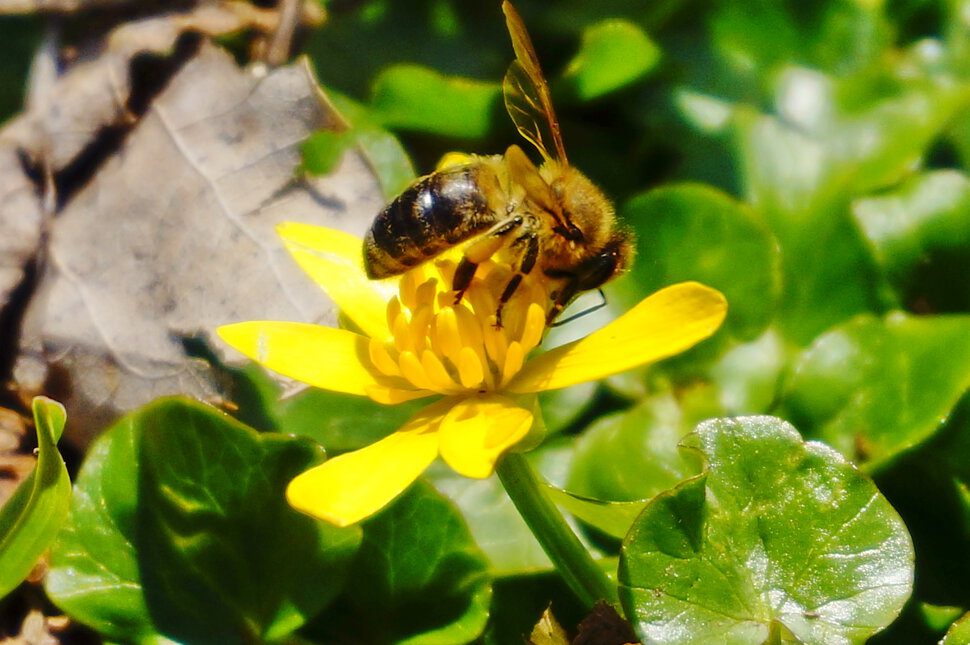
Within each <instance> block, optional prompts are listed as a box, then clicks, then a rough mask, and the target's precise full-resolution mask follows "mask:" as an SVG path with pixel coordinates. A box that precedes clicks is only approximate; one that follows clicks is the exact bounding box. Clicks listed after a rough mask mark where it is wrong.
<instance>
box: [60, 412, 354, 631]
mask: <svg viewBox="0 0 970 645" xmlns="http://www.w3.org/2000/svg"><path fill="white" fill-rule="evenodd" d="M320 456H321V454H320V452H319V450H317V449H316V448H315V447H314V446H313V445H311V444H310V443H309V442H304V441H299V440H294V439H292V438H286V437H283V436H280V435H271V434H265V435H257V434H255V433H254V432H253V431H252V430H250V429H248V428H246V427H245V426H242V425H240V424H238V423H236V422H233V421H232V420H231V419H229V418H227V417H226V416H225V415H223V414H221V413H219V412H217V411H215V410H213V409H211V408H209V407H207V406H203V405H201V404H198V403H193V402H189V401H185V400H180V399H162V400H160V401H158V402H156V403H154V404H152V405H150V406H148V407H146V408H144V409H142V410H141V411H139V412H135V413H133V414H131V415H129V416H128V417H126V418H125V419H123V420H122V421H121V422H119V423H118V424H117V425H115V426H114V427H113V428H112V429H111V430H109V431H108V432H106V433H105V434H104V435H103V436H102V437H101V438H100V439H99V441H98V442H97V444H96V445H95V447H94V448H93V450H92V451H91V456H90V457H89V459H88V461H87V462H86V463H85V465H84V468H83V469H82V472H81V475H80V476H79V478H78V484H77V494H76V500H77V501H76V503H75V505H74V506H73V508H72V511H71V517H70V520H69V522H68V525H67V527H66V529H65V531H64V532H63V533H62V535H61V537H60V539H59V540H58V543H57V548H56V549H55V551H54V553H53V558H52V569H51V572H50V573H49V575H48V579H47V590H48V593H49V594H50V596H51V597H52V598H53V599H54V601H55V602H56V603H58V605H59V606H60V607H61V608H63V609H64V610H65V611H67V612H68V613H69V614H70V615H71V616H73V617H74V618H75V619H77V620H79V621H81V622H84V623H86V624H89V625H92V626H95V627H96V628H97V629H98V630H99V631H101V632H102V633H103V634H105V635H106V636H107V637H109V638H112V639H116V640H139V641H140V640H145V639H149V638H154V634H161V635H164V636H166V637H168V638H172V639H175V640H179V641H183V642H192V643H242V642H249V641H251V640H252V639H266V640H275V639H279V638H281V637H284V636H286V635H288V634H289V633H291V632H292V631H293V630H295V629H296V628H298V627H299V626H300V625H301V624H302V623H304V622H305V621H306V620H307V619H309V618H311V617H313V616H314V615H316V614H317V613H318V612H319V611H320V610H321V609H322V608H323V607H324V606H325V605H326V604H327V603H328V602H330V601H332V600H333V598H334V597H335V596H336V595H337V593H339V591H340V589H341V587H342V585H343V581H344V577H345V575H346V570H347V567H348V566H349V562H350V559H351V557H352V556H353V554H354V552H355V550H356V548H357V546H358V544H359V540H360V531H359V529H357V528H354V529H343V530H341V529H336V528H333V527H330V526H327V525H323V524H321V523H318V522H315V521H313V520H311V519H310V518H307V517H304V516H301V515H299V514H298V513H297V512H296V511H294V510H292V509H291V508H289V507H288V506H287V505H286V503H285V501H284V497H283V490H284V488H285V486H286V484H287V482H288V481H289V479H290V478H292V477H293V476H295V475H296V474H298V473H299V472H301V471H302V470H304V469H306V468H307V467H308V466H310V465H312V464H313V463H314V462H316V461H319V459H320Z"/></svg>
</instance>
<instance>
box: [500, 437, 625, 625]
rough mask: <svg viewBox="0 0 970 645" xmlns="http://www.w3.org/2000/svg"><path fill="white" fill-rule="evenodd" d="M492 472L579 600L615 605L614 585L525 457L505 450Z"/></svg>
mask: <svg viewBox="0 0 970 645" xmlns="http://www.w3.org/2000/svg"><path fill="white" fill-rule="evenodd" d="M496 472H497V473H498V476H499V479H500V480H501V481H502V485H503V486H504V487H505V491H506V492H507V493H508V495H509V497H510V498H511V499H512V503H513V504H515V508H516V509H518V511H519V515H521V516H522V519H524V520H525V523H526V524H527V525H528V526H529V529H530V530H531V531H532V534H533V535H535V537H536V539H537V540H538V541H539V544H540V545H541V546H542V550H543V551H545V552H546V555H548V556H549V559H550V560H552V563H553V564H554V565H555V566H556V569H557V570H558V571H559V574H560V575H561V576H562V577H563V579H565V581H566V584H568V585H569V588H570V589H572V590H573V593H575V594H576V596H577V597H579V599H580V600H581V601H582V602H583V604H585V605H586V606H587V607H590V608H591V607H592V606H593V605H594V604H595V603H596V601H597V600H606V601H607V602H609V603H610V604H612V605H618V604H619V601H618V598H617V595H616V586H615V585H614V584H613V583H612V582H610V579H609V578H607V577H606V574H605V573H604V572H603V570H602V569H600V568H599V566H597V564H596V562H595V561H594V560H593V557H592V556H591V555H590V554H589V551H587V550H586V547H584V546H583V544H582V543H581V542H580V541H579V538H577V537H576V534H575V533H573V531H572V529H570V528H569V525H568V524H567V523H566V520H565V518H564V517H563V516H562V513H560V512H559V509H558V508H556V505H555V504H553V503H552V500H551V499H549V495H548V493H547V492H546V489H545V486H544V484H543V482H541V481H540V480H539V476H538V475H536V472H535V471H534V470H533V469H532V466H530V465H529V462H528V461H526V458H525V457H523V456H522V455H521V454H519V453H514V452H513V453H509V454H507V455H505V456H504V457H503V458H502V460H501V461H499V463H498V467H497V468H496Z"/></svg>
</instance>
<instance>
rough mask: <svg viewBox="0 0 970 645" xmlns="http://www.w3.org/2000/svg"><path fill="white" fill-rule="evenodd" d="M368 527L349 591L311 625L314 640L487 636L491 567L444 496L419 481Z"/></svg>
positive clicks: (437, 641)
mask: <svg viewBox="0 0 970 645" xmlns="http://www.w3.org/2000/svg"><path fill="white" fill-rule="evenodd" d="M363 528H364V541H363V542H362V544H361V549H360V551H359V553H358V554H357V557H356V558H355V560H354V564H353V566H352V568H351V571H350V575H349V578H348V586H347V589H346V591H345V592H344V595H343V596H342V597H341V598H340V599H339V600H338V602H337V603H336V604H335V605H334V608H333V610H331V611H329V612H326V613H325V614H323V615H322V616H321V617H320V618H319V619H318V620H317V621H316V622H315V624H314V625H311V626H310V627H309V633H310V634H311V635H312V637H313V638H314V639H315V640H318V641H320V642H361V643H398V644H402V645H403V644H408V645H422V644H427V645H449V644H453V645H463V644H464V643H468V642H472V641H473V640H474V639H475V638H476V637H477V636H478V635H479V634H481V632H482V630H483V629H484V628H485V621H486V619H487V617H488V606H489V600H490V598H491V580H490V577H489V575H488V573H487V569H488V564H487V561H486V559H485V557H484V555H483V554H482V552H481V551H480V550H479V549H478V547H477V546H476V545H475V542H474V541H473V540H472V538H471V535H470V534H469V532H468V529H467V528H466V526H465V523H464V521H463V520H462V518H461V516H460V515H459V514H458V513H457V512H456V511H455V508H454V507H453V506H452V505H451V504H450V503H449V502H448V501H447V500H446V499H445V498H443V497H442V496H441V495H440V494H439V493H437V492H436V491H434V489H433V488H431V486H429V485H428V484H424V483H419V484H417V485H415V486H413V487H411V488H410V489H409V490H408V492H406V493H405V494H404V495H403V496H402V497H401V498H399V499H398V500H397V501H395V502H394V503H393V504H392V505H391V506H389V507H388V508H386V509H385V510H384V511H382V512H381V513H379V514H377V515H376V516H374V517H373V518H371V519H369V520H367V521H366V522H365V523H364V526H363Z"/></svg>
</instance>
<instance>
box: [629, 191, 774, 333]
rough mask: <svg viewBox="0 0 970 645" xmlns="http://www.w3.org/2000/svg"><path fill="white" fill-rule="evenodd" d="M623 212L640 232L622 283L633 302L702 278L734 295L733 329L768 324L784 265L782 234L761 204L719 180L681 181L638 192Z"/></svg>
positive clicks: (730, 299)
mask: <svg viewBox="0 0 970 645" xmlns="http://www.w3.org/2000/svg"><path fill="white" fill-rule="evenodd" d="M622 215H623V219H624V220H625V221H627V222H630V223H631V224H632V225H633V226H634V227H635V230H636V232H637V238H638V239H637V258H636V262H635V264H634V266H633V269H632V271H630V273H629V274H628V275H627V276H625V277H623V278H622V279H621V281H618V283H617V285H616V288H617V290H621V291H622V292H623V293H624V294H625V295H626V299H627V300H628V301H629V303H631V304H632V303H633V302H637V301H639V300H640V299H641V298H644V297H646V296H647V295H649V294H650V293H653V292H654V291H656V290H658V289H660V288H662V287H664V286H667V285H670V284H673V283H676V282H681V281H685V280H697V281H698V282H702V283H704V284H706V285H709V286H711V287H714V288H715V289H718V290H720V291H721V292H722V293H724V295H725V296H726V297H727V300H728V303H729V308H728V317H727V320H726V321H725V323H724V326H725V328H726V329H728V330H729V332H730V333H731V335H733V336H735V337H737V338H740V339H744V340H750V339H752V338H754V337H756V336H757V335H758V334H760V333H761V332H762V330H764V328H765V326H766V325H767V324H768V321H769V319H770V317H771V315H772V313H773V311H774V307H775V300H776V298H777V295H778V286H779V278H780V273H779V262H778V250H777V246H776V242H775V240H774V238H773V237H772V235H771V233H770V232H769V231H768V229H767V227H766V226H765V224H764V222H763V221H762V220H761V218H760V217H759V216H758V215H757V214H756V213H755V212H754V211H752V210H751V209H749V208H747V207H745V206H744V205H743V204H741V203H740V202H737V201H735V200H734V199H732V198H731V197H729V196H728V195H726V194H725V193H722V192H721V191H718V190H716V189H714V188H710V187H708V186H702V185H699V184H679V185H674V186H670V187H664V188H659V189H656V190H652V191H650V192H648V193H644V194H642V195H639V196H637V197H634V198H633V199H631V200H630V201H629V202H627V204H626V205H625V206H624V207H623V210H622Z"/></svg>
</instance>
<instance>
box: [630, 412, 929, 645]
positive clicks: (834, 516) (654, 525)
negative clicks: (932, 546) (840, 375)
mask: <svg viewBox="0 0 970 645" xmlns="http://www.w3.org/2000/svg"><path fill="white" fill-rule="evenodd" d="M685 445H686V446H688V447H690V448H693V449H695V450H698V451H700V452H701V453H702V454H703V455H704V456H705V458H706V460H707V467H706V470H705V473H704V474H702V475H699V476H697V477H695V478H693V479H690V480H688V481H686V482H684V483H682V484H680V485H678V486H677V487H675V488H673V489H671V490H670V491H668V492H666V493H664V494H663V495H661V496H659V497H658V498H656V499H655V500H654V501H653V502H651V503H650V504H649V505H648V506H647V508H646V509H645V510H644V512H643V514H642V515H641V516H640V518H639V519H638V520H637V522H636V524H634V526H633V529H632V530H631V531H630V534H629V535H628V536H627V538H626V540H625V541H624V544H623V549H622V552H621V560H620V572H619V582H620V599H621V602H622V603H623V607H624V609H625V610H626V614H627V616H629V617H630V619H631V621H632V622H633V625H634V628H635V629H636V630H637V633H638V635H639V636H640V637H641V639H643V640H644V642H650V643H656V644H658V645H673V644H684V645H687V644H690V645H703V644H706V643H710V644H712V645H713V644H714V643H719V644H723V643H734V644H736V645H741V644H745V643H750V644H751V645H760V644H762V643H764V642H766V641H768V639H769V637H772V638H774V639H776V640H774V641H771V642H792V643H794V642H799V643H802V644H803V645H832V644H833V643H845V644H850V643H863V642H865V641H866V639H868V638H869V637H870V636H871V635H872V634H874V633H875V632H877V631H879V630H880V629H882V628H883V627H885V626H886V625H888V624H889V623H890V622H891V621H892V620H893V619H894V618H895V617H896V615H897V614H898V613H899V611H900V610H901V608H902V606H903V604H904V603H905V601H906V599H907V598H908V597H909V594H910V592H911V591H912V584H913V558H914V554H913V546H912V542H911V541H910V538H909V535H908V533H907V532H906V528H905V526H904V525H903V523H902V520H900V518H899V516H898V515H897V514H896V512H895V511H894V510H893V509H892V507H891V506H890V505H889V503H888V502H887V501H886V499H885V498H883V497H882V495H880V493H879V491H878V490H877V489H876V487H875V485H874V484H873V483H872V481H871V480H869V479H868V478H867V477H866V476H864V475H862V474H861V473H860V472H859V471H858V470H856V469H855V468H854V467H853V466H852V465H851V464H850V463H848V462H847V461H846V460H845V459H844V458H843V457H841V456H840V455H838V454H837V453H836V452H834V451H833V450H832V449H830V448H828V447H826V446H824V445H823V444H820V443H815V442H803V441H802V439H801V437H800V436H799V435H798V432H797V431H796V430H795V429H794V428H792V427H791V426H790V425H788V424H787V423H785V422H783V421H781V420H780V419H776V418H773V417H739V418H735V419H715V420H712V421H708V422H705V423H703V424H701V425H700V426H698V428H697V430H696V432H695V433H694V434H692V435H690V436H689V437H688V438H687V439H686V440H685ZM796 639H797V640H796Z"/></svg>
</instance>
